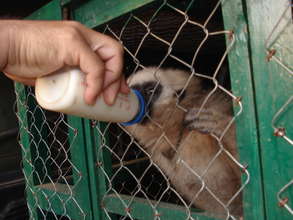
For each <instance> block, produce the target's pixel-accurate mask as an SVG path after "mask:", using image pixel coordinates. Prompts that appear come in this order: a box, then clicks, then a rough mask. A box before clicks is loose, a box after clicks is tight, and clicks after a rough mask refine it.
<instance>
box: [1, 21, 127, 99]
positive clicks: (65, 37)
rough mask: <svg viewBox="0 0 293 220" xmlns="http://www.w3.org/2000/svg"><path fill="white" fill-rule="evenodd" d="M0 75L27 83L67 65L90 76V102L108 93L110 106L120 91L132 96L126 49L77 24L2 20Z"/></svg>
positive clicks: (87, 94) (72, 22)
mask: <svg viewBox="0 0 293 220" xmlns="http://www.w3.org/2000/svg"><path fill="white" fill-rule="evenodd" d="M0 51H1V52H0V71H3V72H4V74H5V75H6V76H8V77H9V78H11V79H13V80H15V81H18V82H22V83H24V84H26V85H34V84H35V79H36V78H37V77H40V76H44V75H47V74H50V73H52V72H54V71H56V70H58V69H60V68H62V67H64V66H75V67H79V68H80V69H81V71H83V72H84V73H85V74H86V91H85V95H84V99H85V102H86V103H87V104H94V103H95V100H96V98H97V97H98V95H100V94H101V93H103V97H104V100H105V102H106V103H107V104H108V105H111V104H113V103H114V101H115V99H116V96H117V93H118V92H122V93H128V92H129V88H128V86H127V85H126V82H125V79H124V77H123V75H122V74H121V71H122V67H123V48H122V46H121V45H120V44H119V43H118V42H117V41H115V40H114V39H112V38H111V37H108V36H106V35H104V34H101V33H98V32H96V31H94V30H91V29H89V28H87V27H85V26H84V25H82V24H80V23H78V22H75V21H29V20H1V21H0Z"/></svg>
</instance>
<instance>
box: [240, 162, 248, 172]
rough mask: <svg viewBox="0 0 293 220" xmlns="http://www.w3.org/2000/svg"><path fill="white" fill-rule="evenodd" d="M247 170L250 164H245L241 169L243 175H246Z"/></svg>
mask: <svg viewBox="0 0 293 220" xmlns="http://www.w3.org/2000/svg"><path fill="white" fill-rule="evenodd" d="M247 168H248V164H244V165H243V167H240V170H241V172H242V173H245V171H246V170H247Z"/></svg>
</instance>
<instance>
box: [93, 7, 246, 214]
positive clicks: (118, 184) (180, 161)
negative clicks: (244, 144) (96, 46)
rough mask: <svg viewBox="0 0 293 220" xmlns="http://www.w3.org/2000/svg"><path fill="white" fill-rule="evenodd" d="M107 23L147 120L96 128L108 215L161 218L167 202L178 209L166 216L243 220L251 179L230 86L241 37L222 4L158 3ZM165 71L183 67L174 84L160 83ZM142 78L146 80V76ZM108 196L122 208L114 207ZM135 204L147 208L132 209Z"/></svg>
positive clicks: (237, 103) (235, 99)
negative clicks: (227, 22) (227, 23)
mask: <svg viewBox="0 0 293 220" xmlns="http://www.w3.org/2000/svg"><path fill="white" fill-rule="evenodd" d="M103 28H104V29H103V30H104V33H106V34H109V35H111V36H112V37H114V38H116V39H117V40H119V41H120V42H121V43H122V44H123V46H124V49H125V52H126V55H125V61H126V62H125V73H126V75H128V76H129V80H128V82H129V84H130V85H131V86H133V87H135V88H136V89H137V85H138V84H140V86H141V88H140V89H141V91H142V92H143V94H144V96H145V98H147V99H146V100H147V102H148V111H147V114H146V116H145V118H144V120H143V121H142V123H141V124H138V125H134V126H129V127H123V126H121V125H116V124H113V123H106V124H103V126H102V128H101V124H99V123H97V124H96V125H93V127H94V128H95V131H96V132H97V134H98V135H99V136H100V137H101V139H99V141H98V142H97V143H96V147H97V152H98V160H99V161H98V169H99V171H100V172H101V173H102V175H103V177H104V178H105V180H106V185H107V189H106V190H105V193H104V195H103V197H102V201H101V204H102V208H103V210H104V213H105V216H106V218H107V219H113V216H112V215H111V214H112V213H117V214H120V216H118V217H117V218H118V219H137V218H140V217H141V218H145V219H161V217H163V215H165V214H166V213H163V210H164V207H167V206H166V204H168V205H169V206H168V207H174V209H176V210H177V209H178V207H180V210H181V215H177V216H176V214H178V213H176V214H175V216H173V217H170V219H172V218H173V219H197V217H196V215H195V213H197V214H204V215H209V216H214V217H218V218H221V219H241V218H242V204H241V203H242V202H241V200H242V192H243V189H244V188H245V186H246V185H247V184H248V183H249V178H250V176H249V172H248V170H247V169H246V168H245V166H243V165H242V164H241V163H240V162H239V157H238V153H237V146H236V140H235V138H236V137H235V125H234V122H235V119H236V118H237V117H238V116H239V115H240V114H241V113H242V102H241V99H240V98H239V97H236V96H234V95H233V93H232V92H231V91H230V85H229V84H230V82H229V71H228V67H227V65H228V61H227V55H228V54H229V52H230V51H231V50H233V47H234V46H235V36H234V33H233V31H231V30H225V29H224V26H223V21H222V15H221V1H212V2H209V4H207V3H204V2H203V1H201V2H199V3H196V4H195V2H194V1H182V2H176V1H161V2H156V3H155V4H153V5H151V6H149V7H146V8H143V9H141V10H138V11H133V12H131V13H129V14H127V15H125V16H123V17H120V18H118V19H117V20H115V21H112V22H109V23H108V24H106V25H104V26H103ZM99 30H102V28H100V29H99ZM225 39H227V42H228V43H227V44H226V41H225ZM150 66H151V67H150ZM170 67H171V69H170ZM168 68H169V69H168ZM178 69H180V70H178ZM166 71H167V72H174V71H175V72H176V71H177V72H176V74H172V73H171V76H170V77H175V79H172V78H171V79H170V81H172V80H173V82H176V83H175V84H168V83H166V81H164V80H165V79H166V78H164V76H166V75H165V74H166V73H165V72H166ZM186 73H188V76H187V77H186ZM138 75H144V76H146V77H141V78H142V81H140V80H139V79H137V76H138ZM181 75H182V77H183V78H184V77H186V78H185V80H183V81H182V80H181V78H180V76H181ZM143 78H146V80H148V78H149V79H150V80H151V81H143V80H144V79H143ZM177 78H178V79H179V81H180V80H181V84H180V82H179V81H178V82H177V81H176V79H177ZM198 81H201V85H199V84H197V82H198ZM150 82H151V83H150ZM144 83H145V84H147V83H148V85H150V84H151V85H152V86H149V88H148V87H143V86H142V85H143V84H144ZM176 86H177V87H180V89H179V90H178V89H177V90H176V89H175V87H176ZM196 86H198V87H199V88H200V89H199V88H198V87H196ZM201 86H202V87H201ZM177 87H176V88H177ZM162 90H163V92H165V93H162ZM166 91H169V93H170V94H166ZM162 94H165V96H164V100H165V104H161V103H160V102H159V101H158V100H160V101H162V102H164V101H163V100H162V99H160V95H162ZM221 101H223V103H224V104H223V103H222V104H220V102H221ZM166 103H167V104H166ZM160 104H161V105H160ZM233 105H234V106H237V107H236V108H235V109H237V110H235V112H234V114H233V113H232V110H231V109H232V107H233ZM155 106H156V107H155ZM230 110H231V111H230ZM225 111H227V112H229V113H227V112H225ZM159 112H162V113H163V114H161V115H160V114H159ZM156 114H157V115H156ZM158 115H159V116H158ZM172 128H174V129H173V130H172ZM207 140H209V141H211V142H208V143H207V142H206V141H207ZM196 141H198V142H200V143H201V141H203V143H204V144H202V145H200V144H198V143H197V142H196ZM209 147H210V149H209ZM188 151H189V153H186V152H188ZM207 154H208V156H207ZM105 155H107V158H108V160H106V161H105ZM201 157H203V158H201ZM101 158H103V160H104V161H102V160H101ZM166 164H167V165H166ZM227 167H228V168H227ZM227 169H228V170H230V172H231V173H233V174H232V175H229V174H227ZM213 173H214V174H213ZM215 173H217V174H215ZM226 174H227V175H228V176H227V178H226V177H225V175H226ZM241 174H242V178H243V182H242V184H241V180H240V176H241ZM212 178H214V179H213V180H212ZM221 178H223V179H225V180H224V181H222V180H223V179H221ZM109 198H110V199H109ZM111 198H112V199H113V198H116V200H115V201H116V203H115V204H116V206H117V207H118V206H119V207H121V210H118V208H116V209H115V207H113V206H112V205H111V204H110V201H112V202H113V201H114V200H111ZM117 201H118V202H117ZM137 204H140V205H141V206H142V207H143V208H142V209H144V211H143V213H137V212H136V211H135V210H134V208H133V207H134V206H135V205H137ZM175 207H176V208H175ZM169 211H172V208H170V209H169ZM204 211H206V212H204ZM206 213H208V214H206ZM142 216H143V217H142ZM147 216H148V217H147ZM179 216H180V217H179ZM165 218H166V219H169V218H167V217H166V216H165Z"/></svg>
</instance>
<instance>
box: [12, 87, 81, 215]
mask: <svg viewBox="0 0 293 220" xmlns="http://www.w3.org/2000/svg"><path fill="white" fill-rule="evenodd" d="M21 88H22V89H21V90H18V91H17V92H16V98H17V103H18V109H19V111H18V113H17V116H18V120H19V125H20V131H21V135H24V136H26V137H24V136H23V137H22V139H26V141H27V142H26V143H25V142H24V141H23V140H22V141H21V142H20V145H21V149H22V154H23V166H24V169H23V171H24V177H25V181H26V192H27V194H28V195H32V196H30V197H29V199H30V200H31V201H28V210H29V214H30V218H31V219H70V213H68V205H70V206H71V208H74V209H77V210H78V212H79V213H80V217H81V218H80V219H84V218H85V215H86V214H85V213H84V210H83V209H82V208H81V206H80V202H79V201H77V200H76V197H75V195H74V194H75V188H76V187H77V186H79V185H80V184H81V182H82V179H83V177H82V176H78V175H74V174H77V173H80V170H79V168H78V167H77V165H76V164H75V163H74V162H73V161H72V159H71V154H70V151H71V150H72V146H73V145H74V144H75V139H76V137H77V131H76V128H74V127H72V126H71V125H70V124H69V123H68V122H67V119H66V116H64V115H63V114H57V113H52V112H47V111H45V110H43V109H42V108H41V107H40V106H38V105H37V104H36V102H35V95H34V91H33V89H32V88H30V87H29V88H25V87H21ZM23 94H25V95H23ZM76 176H78V177H76ZM61 193H62V194H67V195H68V197H64V196H62V194H61ZM56 204H61V205H60V207H58V209H59V213H57V212H56Z"/></svg>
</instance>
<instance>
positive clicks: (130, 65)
mask: <svg viewBox="0 0 293 220" xmlns="http://www.w3.org/2000/svg"><path fill="white" fill-rule="evenodd" d="M97 30H98V31H101V32H104V33H106V34H108V35H110V36H112V37H113V38H115V39H117V40H119V41H120V42H121V43H122V44H123V46H124V48H125V56H124V58H125V64H124V65H125V66H124V74H125V75H126V76H127V77H128V76H131V75H132V74H135V73H136V72H137V71H138V70H140V69H144V68H145V67H149V66H152V67H154V66H155V67H160V68H175V69H181V70H185V71H187V72H188V73H190V74H193V76H194V77H199V78H201V80H202V84H203V88H204V89H211V88H216V87H217V88H218V87H219V86H221V87H222V88H223V89H224V90H225V89H226V91H229V90H230V78H229V72H228V71H229V70H228V60H227V57H226V55H227V53H228V52H229V49H228V46H226V39H229V38H230V37H231V36H230V35H231V34H233V33H232V32H230V31H229V30H225V29H224V25H223V18H222V12H221V4H220V2H219V1H196V2H195V1H164V2H163V1H156V2H155V3H152V4H149V5H147V6H145V7H143V8H140V9H138V10H135V11H132V12H131V13H128V14H125V15H123V16H121V17H119V18H116V19H115V20H112V21H111V22H108V23H107V24H104V25H102V26H99V27H98V28H97ZM230 40H231V39H230ZM215 82H216V83H215ZM228 93H229V92H228ZM231 101H232V98H231ZM162 111H164V109H162ZM170 120H172V117H170ZM97 130H99V133H100V132H101V131H100V127H97ZM102 135H103V136H105V137H106V138H104V139H103V141H104V142H103V143H102V145H101V147H100V148H99V150H98V152H99V154H100V155H102V154H106V155H111V158H112V166H111V168H110V169H109V168H107V169H105V173H106V175H107V176H108V178H107V180H108V185H109V186H110V189H109V191H108V192H107V193H109V194H110V193H112V192H115V193H119V194H124V195H128V196H130V197H129V198H133V197H134V196H135V197H141V198H145V199H147V200H148V202H150V204H158V203H160V202H168V203H173V204H177V205H182V206H185V207H186V208H188V209H190V210H193V211H200V210H199V209H198V208H197V207H195V206H194V205H193V204H191V203H189V202H186V200H185V199H183V198H182V196H181V195H180V193H178V192H177V191H176V189H175V188H174V187H173V186H172V183H170V179H169V177H168V176H166V175H164V172H163V171H162V170H161V169H160V168H159V167H158V166H157V164H156V163H155V162H154V161H152V160H150V155H149V154H148V153H147V152H146V151H145V150H144V149H143V148H142V147H140V144H139V143H138V141H137V140H136V139H135V138H134V137H133V136H132V135H129V134H127V133H126V132H125V131H124V129H123V128H122V126H119V125H116V124H113V123H107V124H104V127H103V133H102ZM215 157H217V156H216V155H215ZM239 187H240V186H239ZM228 209H229V208H228ZM240 209H241V208H240ZM121 219H125V217H121Z"/></svg>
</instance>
